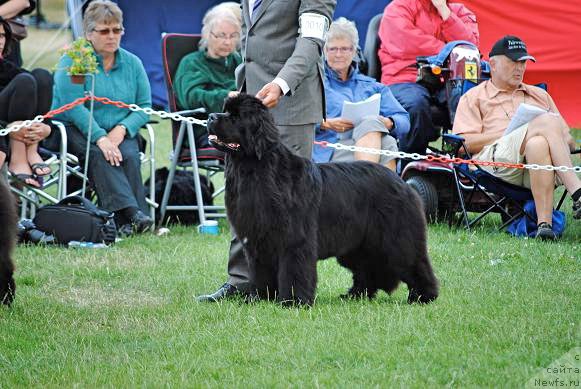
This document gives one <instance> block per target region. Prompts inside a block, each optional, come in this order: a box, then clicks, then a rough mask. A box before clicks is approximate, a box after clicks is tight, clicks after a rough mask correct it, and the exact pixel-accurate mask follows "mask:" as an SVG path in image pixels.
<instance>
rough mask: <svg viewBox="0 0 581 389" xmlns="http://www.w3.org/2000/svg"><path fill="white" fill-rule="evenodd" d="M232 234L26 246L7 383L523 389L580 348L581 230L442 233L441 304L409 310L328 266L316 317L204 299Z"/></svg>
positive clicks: (5, 318)
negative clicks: (537, 237) (543, 235)
mask: <svg viewBox="0 0 581 389" xmlns="http://www.w3.org/2000/svg"><path fill="white" fill-rule="evenodd" d="M221 227H222V230H223V233H222V234H221V235H219V236H217V237H208V236H202V235H199V234H197V233H196V232H195V231H194V230H193V229H189V228H183V227H179V228H172V231H171V233H170V234H169V235H166V236H163V237H155V236H153V235H146V236H141V237H138V238H133V239H130V240H126V241H123V242H121V243H119V244H117V245H116V246H115V247H113V248H110V249H103V250H66V249H58V248H48V247H19V248H18V250H17V252H16V255H15V257H16V261H17V264H18V271H17V274H16V276H17V278H16V280H17V283H18V286H19V289H18V296H17V301H16V304H15V305H14V307H13V308H12V309H0V376H1V377H2V385H5V386H6V387H12V386H52V387H57V386H62V385H66V386H82V387H84V386H115V387H124V386H151V387H157V386H195V387H200V386H220V387H229V386H236V387H291V386H292V387H303V386H309V387H315V386H323V387H358V386H363V387H374V386H377V387H389V386H392V385H395V386H415V387H424V386H426V385H430V386H432V385H437V386H443V385H453V386H519V385H523V384H524V383H525V382H526V381H528V379H529V378H530V377H532V376H533V375H534V374H536V372H537V370H538V369H539V368H541V367H545V366H548V365H549V364H550V363H551V362H552V361H553V360H555V359H557V358H559V357H560V356H561V355H562V354H564V353H566V352H567V351H569V350H570V349H572V348H573V347H575V346H579V344H580V340H581V339H580V337H581V329H580V327H579V321H580V312H581V302H580V299H579V296H580V295H581V290H580V289H581V287H580V283H579V266H580V265H581V261H580V258H579V255H578V253H579V249H580V245H579V235H578V233H579V228H578V227H577V228H574V229H570V230H569V234H568V236H567V237H566V238H565V239H564V241H562V242H560V243H558V244H551V243H542V242H537V241H534V240H528V239H514V238H510V237H507V236H505V235H503V234H499V233H496V232H490V231H491V228H492V227H493V226H492V225H491V224H488V225H486V226H484V227H483V229H481V230H476V231H474V232H471V233H468V232H464V231H457V230H449V229H448V228H447V227H446V226H442V225H439V226H432V227H431V228H430V232H429V241H430V246H429V247H430V255H431V257H432V261H433V265H434V268H435V271H436V273H437V276H438V278H439V279H440V282H441V296H440V298H439V299H438V300H437V301H436V302H435V303H434V304H431V305H427V306H409V305H407V304H406V303H405V300H406V296H407V294H406V292H407V290H406V288H405V286H402V287H400V288H399V289H398V291H397V292H396V293H395V294H393V295H392V296H387V295H385V294H380V296H379V298H378V299H377V300H375V301H372V302H368V301H348V302H345V301H342V300H340V299H339V298H338V295H339V294H340V293H342V292H344V291H345V289H346V288H347V287H348V286H349V283H350V276H349V274H348V272H347V271H345V270H343V269H342V268H341V267H340V266H338V265H337V264H336V262H335V261H334V260H329V261H325V262H320V263H319V273H320V282H319V289H318V297H317V301H316V304H315V306H314V308H312V309H283V308H280V307H278V306H277V305H275V304H272V303H266V302H260V303H257V304H251V305H247V304H245V303H243V302H241V301H230V302H225V303H221V304H214V305H213V304H199V303H197V302H195V300H194V296H195V295H197V294H201V293H204V292H208V291H211V290H213V289H215V288H216V287H217V286H219V284H220V283H221V282H223V281H224V279H225V270H226V269H225V266H226V254H227V250H228V244H229V236H228V234H227V232H226V231H225V225H224V224H222V225H221ZM573 232H574V233H575V234H577V235H571V233H573Z"/></svg>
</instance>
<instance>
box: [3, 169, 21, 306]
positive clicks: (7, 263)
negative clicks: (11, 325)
mask: <svg viewBox="0 0 581 389" xmlns="http://www.w3.org/2000/svg"><path fill="white" fill-rule="evenodd" d="M16 221H17V219H16V208H15V207H14V201H13V197H12V194H11V193H10V190H9V189H8V186H7V185H6V183H5V182H4V179H3V178H2V177H0V304H5V305H10V304H11V303H12V300H14V292H15V291H16V285H15V283H14V278H13V274H14V264H13V263H12V257H11V254H12V249H13V248H14V244H15V242H16V236H17V234H16Z"/></svg>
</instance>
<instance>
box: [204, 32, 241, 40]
mask: <svg viewBox="0 0 581 389" xmlns="http://www.w3.org/2000/svg"><path fill="white" fill-rule="evenodd" d="M210 35H212V36H213V37H214V38H216V39H219V40H221V41H227V40H229V39H230V40H233V41H234V40H237V39H238V38H240V34H239V33H237V32H235V33H233V34H230V35H226V34H224V33H221V34H214V33H213V32H211V33H210Z"/></svg>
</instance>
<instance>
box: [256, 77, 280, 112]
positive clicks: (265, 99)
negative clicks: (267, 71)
mask: <svg viewBox="0 0 581 389" xmlns="http://www.w3.org/2000/svg"><path fill="white" fill-rule="evenodd" d="M256 97H257V98H258V99H260V100H262V104H264V105H265V106H266V107H267V108H273V107H276V105H277V104H278V101H279V100H280V98H281V97H282V89H280V86H279V85H278V84H276V83H274V82H269V83H268V84H266V85H265V86H263V87H262V89H261V90H259V91H258V93H257V94H256Z"/></svg>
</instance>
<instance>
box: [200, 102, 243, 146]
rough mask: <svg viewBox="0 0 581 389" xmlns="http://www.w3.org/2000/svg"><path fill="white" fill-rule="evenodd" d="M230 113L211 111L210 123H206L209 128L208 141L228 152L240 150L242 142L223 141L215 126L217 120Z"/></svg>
mask: <svg viewBox="0 0 581 389" xmlns="http://www.w3.org/2000/svg"><path fill="white" fill-rule="evenodd" d="M228 116H230V114H229V113H228V112H226V113H211V114H210V115H208V123H207V124H206V128H207V129H208V141H209V142H210V144H211V145H212V146H213V147H214V148H216V149H218V150H221V151H224V152H228V151H238V150H240V144H238V143H227V142H223V141H221V140H220V139H219V138H218V135H216V134H215V131H214V126H215V122H216V121H217V120H218V119H220V118H221V117H228Z"/></svg>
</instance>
